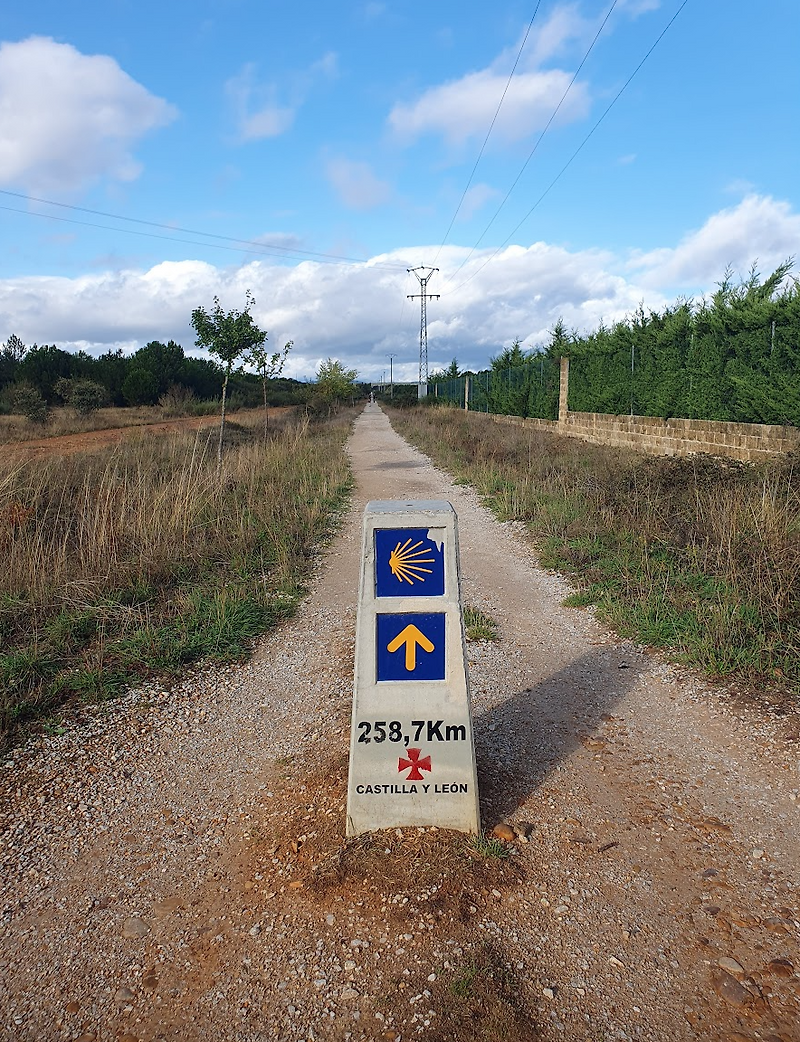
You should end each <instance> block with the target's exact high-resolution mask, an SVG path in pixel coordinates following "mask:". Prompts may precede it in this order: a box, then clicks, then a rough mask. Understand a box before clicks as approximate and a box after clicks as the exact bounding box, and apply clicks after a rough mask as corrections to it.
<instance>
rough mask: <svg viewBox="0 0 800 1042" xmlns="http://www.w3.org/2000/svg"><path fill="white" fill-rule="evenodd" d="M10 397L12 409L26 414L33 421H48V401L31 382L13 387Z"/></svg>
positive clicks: (23, 414)
mask: <svg viewBox="0 0 800 1042" xmlns="http://www.w3.org/2000/svg"><path fill="white" fill-rule="evenodd" d="M8 399H9V404H10V405H11V408H12V410H13V411H14V412H17V413H20V414H21V415H22V416H25V417H26V418H27V419H29V420H30V421H31V423H42V424H43V423H46V422H47V402H46V401H45V400H44V398H43V397H42V396H41V394H39V392H38V391H37V390H36V388H35V387H32V386H31V385H30V384H19V385H18V386H16V387H13V388H12V389H11V392H10V394H9V395H8Z"/></svg>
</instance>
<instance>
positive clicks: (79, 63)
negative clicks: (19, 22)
mask: <svg viewBox="0 0 800 1042" xmlns="http://www.w3.org/2000/svg"><path fill="white" fill-rule="evenodd" d="M176 115H177V109H175V108H174V106H172V105H170V104H168V103H167V102H166V101H164V100H163V99H161V98H157V97H155V96H154V95H152V94H150V93H149V92H148V91H147V90H146V89H145V88H144V87H143V86H142V85H141V84H139V83H137V82H136V81H135V80H133V79H131V77H130V76H128V74H127V73H126V72H124V71H123V70H122V69H121V68H120V67H119V65H118V64H117V63H116V62H115V61H114V59H113V58H110V57H108V56H106V55H86V54H81V53H80V52H79V51H77V50H76V49H75V48H74V47H72V46H70V45H69V44H65V43H57V42H56V41H55V40H52V39H50V38H48V37H42V36H32V37H30V38H29V39H27V40H23V41H21V42H20V43H3V44H0V183H2V184H15V185H19V186H21V187H24V188H26V189H28V190H29V191H38V192H48V193H62V192H72V191H75V190H78V189H80V188H82V187H84V186H85V185H87V184H90V183H91V182H92V181H95V180H96V179H97V178H99V177H111V178H114V179H116V180H119V181H131V180H133V179H134V178H136V177H137V176H138V175H139V173H140V169H141V168H140V166H139V164H138V163H137V162H136V160H135V159H134V157H133V155H132V154H131V151H130V149H131V148H132V146H133V145H134V144H135V143H136V142H137V141H138V139H139V138H141V137H142V136H143V135H144V134H146V133H147V132H148V131H150V130H153V129H154V128H156V127H161V126H164V125H165V124H167V123H169V122H170V121H171V120H173V119H175V117H176Z"/></svg>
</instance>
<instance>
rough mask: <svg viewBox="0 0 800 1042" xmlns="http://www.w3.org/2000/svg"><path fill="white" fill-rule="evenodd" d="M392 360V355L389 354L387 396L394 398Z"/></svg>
mask: <svg viewBox="0 0 800 1042" xmlns="http://www.w3.org/2000/svg"><path fill="white" fill-rule="evenodd" d="M393 361H394V355H389V397H390V398H394V370H393V368H392V362H393Z"/></svg>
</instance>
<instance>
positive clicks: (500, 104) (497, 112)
mask: <svg viewBox="0 0 800 1042" xmlns="http://www.w3.org/2000/svg"><path fill="white" fill-rule="evenodd" d="M615 2H616V0H615ZM541 3H542V0H537V3H536V9H535V10H534V12H533V16H532V17H531V20H530V22H529V23H528V28H527V29H526V30H525V36H524V37H523V38H522V43H521V44H520V46H519V50H518V51H517V58H516V61H515V62H514V65H513V67H512V69H511V72H510V73H509V74H508V79H507V80H506V85H505V89H504V90H503V95H502V97H501V98H500V101H499V102H498V104H497V108H496V109H495V113H494V116H492V122H491V123H490V124H489V129H488V130H487V131H486V137H485V138H484V139H483V144H482V145H481V148H480V152H478V158H477V159H476V160H475V165H474V166H473V168H472V172H471V173H470V175H469V178H468V180H467V185H466V187H465V189H464V191H463V192H462V193H461V198H460V199H459V201H458V206H457V207H456V212H455V213H454V214H453V216H452V218H451V220H450V224H449V225H448V226H447V231H446V232H445V233H444V238H443V239H442V245H441V246H440V247H439V249H438V250H437V252H436V256H435V257H434V258H433V263H434V264H435V263H436V261H437V260H438V259H439V254H440V253H441V252H442V250H443V249H444V245H445V243H446V242H447V236H448V235H449V234H450V232H451V230H452V227H453V225H454V224H455V222H456V217H458V214H459V211H460V210H461V207H462V206H463V205H464V200H465V199H466V198H467V192H468V191H469V188H470V185H471V184H472V179H473V178H474V177H475V171H476V170H477V169H478V164H479V163H480V161H481V159H482V158H483V153H484V151H485V149H486V145H487V144H488V141H489V137H490V135H491V133H492V131H493V130H494V125H495V123H496V122H497V117H498V116H499V115H500V109H501V108H502V107H503V102H504V101H505V100H506V94H508V88H509V87H510V86H511V80H512V79H513V77H514V73H515V72H516V71H517V66H518V65H519V60H520V58H521V57H522V52H523V50H524V49H525V44H526V43H527V42H528V37H529V36H530V33H531V29H532V28H533V23H534V20H535V19H536V15H537V14H538V13H539V7H540V6H541Z"/></svg>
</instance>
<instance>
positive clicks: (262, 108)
mask: <svg viewBox="0 0 800 1042" xmlns="http://www.w3.org/2000/svg"><path fill="white" fill-rule="evenodd" d="M225 93H226V94H227V96H228V99H229V101H230V102H231V104H232V105H233V108H234V112H235V114H236V124H237V133H238V136H239V140H240V141H259V140H261V139H262V138H267V137H277V136H278V135H279V134H283V133H284V131H286V130H288V129H289V127H290V126H291V125H292V123H293V122H294V114H295V109H294V107H293V106H291V105H279V104H278V101H277V93H278V88H277V87H276V86H275V84H267V85H266V86H264V85H259V84H258V82H257V81H256V67H255V65H254V64H253V63H252V62H249V63H248V64H247V65H245V66H244V68H243V69H242V71H241V72H240V73H239V75H238V76H234V77H232V78H231V79H230V80H228V82H227V83H226V84H225Z"/></svg>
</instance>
